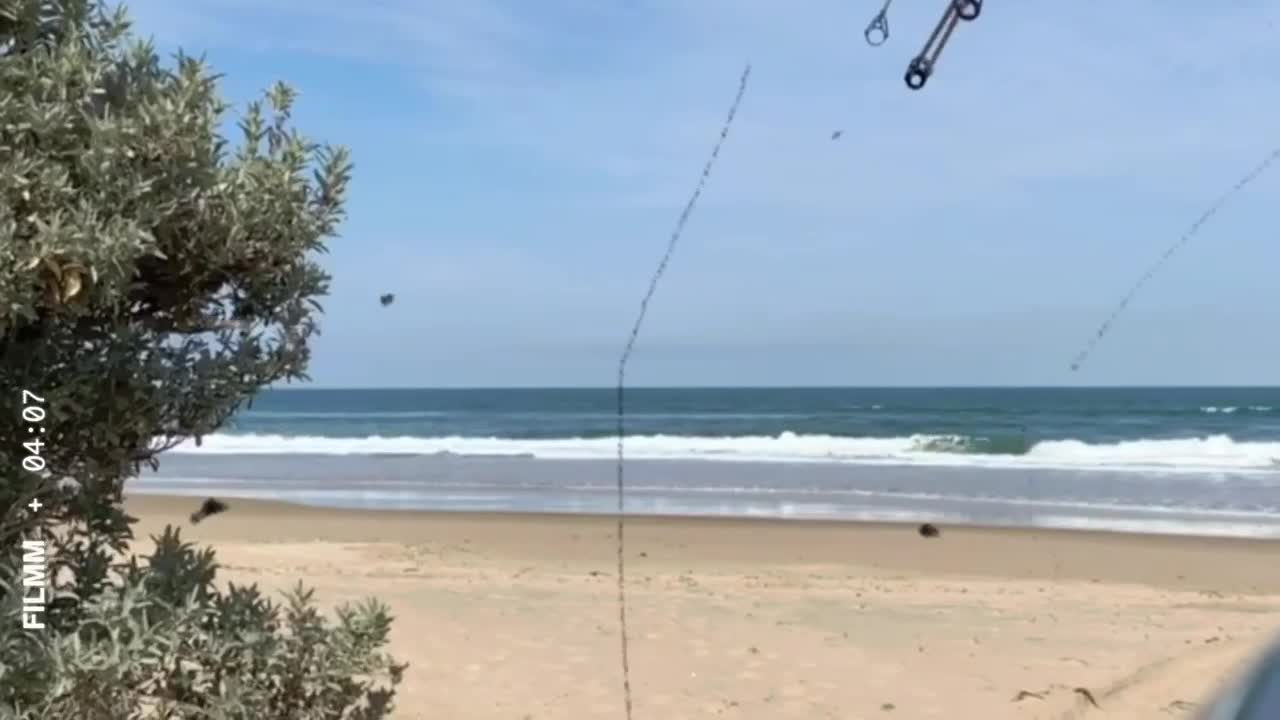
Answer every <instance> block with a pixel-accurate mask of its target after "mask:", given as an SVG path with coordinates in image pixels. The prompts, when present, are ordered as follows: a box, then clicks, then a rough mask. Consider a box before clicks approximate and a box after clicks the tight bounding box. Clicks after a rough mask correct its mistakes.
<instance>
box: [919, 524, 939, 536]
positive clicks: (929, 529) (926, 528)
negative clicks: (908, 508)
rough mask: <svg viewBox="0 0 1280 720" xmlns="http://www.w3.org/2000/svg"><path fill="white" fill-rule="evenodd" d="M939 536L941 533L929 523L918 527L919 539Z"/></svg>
mask: <svg viewBox="0 0 1280 720" xmlns="http://www.w3.org/2000/svg"><path fill="white" fill-rule="evenodd" d="M941 534H942V533H941V532H940V531H939V530H938V528H936V527H934V526H933V525H931V524H930V523H925V524H923V525H921V526H920V537H927V538H935V537H938V536H939V535H941Z"/></svg>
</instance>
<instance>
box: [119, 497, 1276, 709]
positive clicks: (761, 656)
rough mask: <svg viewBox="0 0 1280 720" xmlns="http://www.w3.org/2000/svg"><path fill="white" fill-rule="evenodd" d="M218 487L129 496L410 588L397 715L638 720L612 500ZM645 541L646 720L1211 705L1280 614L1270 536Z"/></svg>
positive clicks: (222, 550)
mask: <svg viewBox="0 0 1280 720" xmlns="http://www.w3.org/2000/svg"><path fill="white" fill-rule="evenodd" d="M197 504H198V502H197V500H196V499H193V498H168V497H155V496H134V497H131V498H130V499H129V502H128V506H129V510H130V512H131V513H132V514H134V515H136V516H137V517H139V518H140V522H139V524H138V526H137V532H138V536H139V537H140V538H145V537H146V535H148V534H151V533H155V532H158V531H159V530H160V529H161V528H162V527H163V526H164V525H165V524H167V523H172V524H176V525H181V526H182V527H183V535H184V537H189V538H191V539H194V540H197V541H200V542H212V543H214V545H215V547H216V548H217V551H218V557H219V559H220V561H221V562H222V564H223V566H224V567H223V570H222V573H221V577H222V578H223V579H224V580H234V581H236V582H256V583H258V584H259V585H260V586H263V587H265V588H268V589H272V590H283V589H285V588H287V587H288V586H290V585H292V584H293V583H294V582H296V581H297V580H302V581H303V582H304V583H306V584H308V585H310V586H313V587H314V588H316V590H317V596H318V598H319V599H320V600H321V602H323V603H324V604H325V605H326V606H328V605H332V604H333V603H336V602H341V601H348V600H359V599H361V598H363V597H366V596H370V595H374V596H377V597H379V598H381V599H383V600H384V601H386V602H387V603H389V604H390V605H391V607H392V609H393V611H394V613H395V615H396V623H395V629H394V642H393V648H392V649H393V652H394V653H395V654H396V655H397V657H398V658H399V659H401V660H404V661H408V662H409V663H411V667H410V668H409V671H408V673H407V677H406V679H405V682H404V684H403V685H402V686H401V691H400V694H399V698H398V708H399V709H398V712H397V714H396V717H398V718H402V719H404V720H409V719H418V718H422V719H424V720H425V719H427V718H430V719H432V720H437V719H439V718H449V719H452V718H476V719H479V720H487V719H489V718H494V719H497V718H503V719H506V720H522V719H533V720H543V719H548V718H566V719H577V718H622V717H623V701H622V693H621V674H620V670H619V657H618V656H619V641H618V610H617V606H616V584H615V583H616V576H615V562H616V548H615V543H614V521H613V520H612V519H611V518H607V517H603V518H602V517H585V516H560V515H514V514H512V515H504V514H445V513H429V512H400V511H358V510H329V509H319V508H308V507H302V506H293V505H287V504H281V503H272V502H264V501H247V500H230V501H229V504H230V510H229V511H228V512H226V513H223V514H221V515H217V516H215V517H213V518H210V519H208V520H206V521H205V522H203V523H201V524H199V525H197V526H194V527H193V526H191V525H190V522H189V520H188V515H189V514H190V513H191V512H192V511H193V510H194V509H195V507H196V506H197ZM626 541H627V543H626V558H627V580H628V588H629V600H630V607H629V622H630V626H631V639H630V650H631V670H632V684H633V693H634V703H635V706H634V711H635V717H636V718H655V719H656V718H662V719H663V720H674V719H676V718H704V717H724V718H761V719H764V718H771V719H788V718H793V719H795V720H800V719H801V718H803V719H805V720H808V719H810V718H842V719H845V718H873V717H896V718H944V717H945V718H955V717H966V718H967V717H972V718H992V719H1000V718H1072V717H1077V718H1092V717H1099V718H1102V717H1106V718H1169V717H1190V716H1191V714H1192V711H1193V710H1194V707H1195V704H1196V703H1198V702H1200V701H1201V700H1202V699H1203V697H1204V696H1205V695H1206V694H1207V693H1208V692H1209V691H1211V690H1212V689H1213V687H1214V685H1215V684H1216V683H1217V682H1219V681H1220V680H1221V679H1222V678H1223V677H1224V676H1226V675H1227V674H1228V673H1230V672H1231V671H1232V670H1233V669H1234V668H1235V667H1237V666H1238V665H1239V664H1240V663H1241V662H1243V661H1245V660H1247V659H1249V658H1250V657H1251V656H1252V655H1253V654H1254V653H1255V652H1256V651H1257V650H1258V649H1260V648H1261V646H1262V645H1263V644H1264V643H1265V642H1266V641H1267V640H1269V639H1270V637H1271V635H1272V633H1273V632H1275V631H1276V630H1277V629H1280V572H1277V571H1276V567H1277V559H1278V558H1280V543H1276V542H1270V541H1261V540H1236V539H1205V538H1192V537H1166V536H1155V535H1125V534H1115V533H1090V532H1074V531H1028V530H1006V529H994V528H953V527H946V526H943V527H942V534H941V537H938V538H934V539H925V538H922V537H920V536H919V535H918V534H917V532H916V528H915V527H914V526H905V525H882V524H867V523H835V522H786V521H770V520H721V519H683V518H632V519H629V520H628V523H627V532H626ZM147 547H148V544H147V543H145V542H141V543H139V545H138V549H139V550H140V551H142V552H146V551H147ZM1075 688H1085V689H1087V690H1089V692H1090V693H1091V694H1092V696H1093V697H1094V698H1095V699H1096V701H1097V704H1098V707H1094V706H1092V705H1091V704H1090V703H1089V702H1088V701H1087V700H1086V699H1085V698H1084V697H1083V695H1082V694H1081V693H1078V692H1076V691H1075ZM1020 695H1021V697H1019V696H1020Z"/></svg>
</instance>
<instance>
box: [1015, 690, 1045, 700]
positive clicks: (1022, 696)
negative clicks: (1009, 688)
mask: <svg viewBox="0 0 1280 720" xmlns="http://www.w3.org/2000/svg"><path fill="white" fill-rule="evenodd" d="M1027 698H1035V699H1037V700H1043V699H1044V693H1037V692H1031V691H1030V690H1019V691H1018V694H1017V695H1014V696H1013V701H1014V702H1021V701H1023V700H1026V699H1027Z"/></svg>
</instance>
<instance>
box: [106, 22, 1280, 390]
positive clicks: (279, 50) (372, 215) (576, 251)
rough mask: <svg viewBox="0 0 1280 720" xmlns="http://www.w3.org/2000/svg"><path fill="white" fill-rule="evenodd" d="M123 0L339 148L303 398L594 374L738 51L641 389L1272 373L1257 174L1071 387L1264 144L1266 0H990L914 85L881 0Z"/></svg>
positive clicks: (646, 268)
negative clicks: (333, 216)
mask: <svg viewBox="0 0 1280 720" xmlns="http://www.w3.org/2000/svg"><path fill="white" fill-rule="evenodd" d="M127 4H128V6H129V7H130V9H131V10H132V14H133V16H134V18H135V20H136V23H137V30H138V31H139V32H140V33H141V34H144V35H151V36H154V38H155V39H156V41H157V43H158V44H159V45H160V46H161V47H162V48H165V49H166V50H171V49H174V48H176V47H178V46H181V47H183V48H184V49H186V50H187V51H189V52H192V53H196V54H198V53H200V52H204V53H205V54H206V55H207V57H208V59H209V61H210V62H211V63H212V64H213V65H214V66H215V68H216V69H217V70H218V71H220V72H222V73H224V74H225V75H226V76H227V77H226V80H225V82H224V91H225V93H226V94H227V95H228V96H229V98H230V99H232V100H234V101H237V102H241V103H242V102H243V101H245V100H248V99H249V98H251V97H253V96H254V95H255V94H256V93H257V92H258V91H259V90H261V89H262V88H264V87H266V86H267V85H269V84H270V83H271V82H273V81H274V80H276V79H284V80H286V81H288V82H290V83H291V84H293V85H294V86H295V87H296V88H297V89H298V90H299V91H300V93H301V98H300V101H299V107H298V111H297V121H298V124H299V126H300V127H301V128H302V130H303V131H304V132H306V133H307V134H309V135H311V136H313V137H315V138H318V139H321V140H324V141H329V142H336V143H342V144H345V145H347V146H349V147H350V148H351V149H352V151H353V153H354V157H355V162H356V175H355V183H354V187H353V193H352V197H351V201H350V205H349V211H350V219H349V221H348V222H347V223H346V225H345V227H344V228H343V234H342V237H340V238H337V239H334V240H333V241H332V243H331V245H330V247H331V251H332V253H331V255H329V256H328V257H326V258H325V259H324V260H323V262H324V263H325V265H326V267H328V268H329V269H330V270H331V271H332V272H333V274H334V282H333V295H332V296H331V297H330V298H329V299H328V300H327V301H326V303H325V305H326V309H327V314H326V317H325V319H324V322H323V325H322V327H323V332H324V334H323V336H322V337H321V338H320V339H319V340H318V341H317V344H316V348H315V354H314V359H313V363H312V368H311V369H312V376H313V378H314V379H315V383H316V384H317V385H320V386H330V387H332V386H492V385H607V384H609V383H611V382H612V379H613V374H614V372H615V368H614V366H615V363H616V359H617V355H618V353H619V351H620V349H621V345H622V343H623V341H624V336H625V334H626V331H627V330H628V329H629V327H630V324H631V322H632V320H633V317H634V314H635V312H636V309H637V305H638V302H639V299H640V296H641V294H642V293H643V291H644V289H645V286H646V284H647V282H648V275H649V274H650V273H651V271H652V268H653V266H654V265H655V264H656V263H657V261H658V259H659V257H660V255H661V253H662V250H663V247H664V245H665V244H666V241H667V237H668V235H669V233H670V231H671V228H672V225H673V223H674V221H675V218H676V216H677V215H678V213H679V212H680V209H681V207H682V206H683V204H684V202H685V199H686V197H687V196H688V194H689V192H690V191H691V190H692V188H693V186H694V184H695V182H696V180H697V176H698V174H699V173H700V172H701V168H702V164H703V162H704V160H705V157H706V154H707V153H708V151H709V150H710V147H711V144H712V142H713V141H714V140H715V137H716V135H717V133H718V132H719V126H720V124H721V122H722V120H723V117H724V113H725V111H726V109H727V107H728V104H729V102H730V101H731V100H732V97H733V92H734V90H735V88H736V83H737V79H738V75H739V74H740V72H741V70H742V67H743V65H744V64H745V63H746V62H747V61H748V60H749V61H750V62H751V63H752V66H753V72H752V78H751V84H750V86H749V88H748V90H747V95H746V98H745V100H744V102H743V106H742V110H741V112H740V115H739V117H738V121H737V123H736V125H735V127H734V130H733V132H732V134H731V136H730V138H729V140H728V142H727V144H726V146H725V148H724V151H723V153H722V155H721V160H720V163H719V165H718V166H717V168H716V170H715V173H714V175H713V176H712V178H711V181H710V183H709V186H708V188H707V191H706V193H705V194H704V196H703V198H702V201H701V204H700V205H699V207H698V209H697V211H696V212H695V214H694V217H693V219H692V220H691V222H690V223H689V226H688V228H687V231H686V233H685V236H684V238H683V240H682V245H681V246H680V248H679V250H678V251H677V253H676V257H675V259H674V261H673V264H672V266H671V268H670V270H669V272H668V273H667V275H666V277H665V280H664V284H663V285H662V286H661V287H660V288H659V291H658V295H657V298H656V299H655V301H654V303H653V305H652V306H651V309H650V313H649V317H648V320H647V322H646V326H645V329H644V332H643V334H642V337H641V340H640V344H639V346H638V348H637V351H636V354H635V356H634V357H633V359H632V363H631V366H630V372H629V377H630V378H631V380H632V382H634V383H635V384H642V385H644V384H648V385H653V384H659V385H699V384H716V385H735V384H743V385H757V384H768V385H903V384H907V385H913V384H919V385H939V384H997V385H998V384H1165V383H1169V384H1184V383H1185V384H1219V383H1228V384H1230V383H1240V384H1276V383H1278V382H1280V333H1277V332H1276V329H1277V327H1280V282H1277V270H1278V269H1280V243H1278V242H1277V239H1278V238H1277V222H1278V221H1280V211H1278V210H1277V202H1276V199H1275V198H1276V196H1277V193H1278V192H1280V167H1277V168H1275V169H1274V173H1275V174H1274V175H1272V174H1268V175H1266V176H1263V177H1262V178H1261V179H1260V180H1258V181H1257V182H1256V183H1254V184H1253V185H1251V186H1250V188H1249V189H1247V190H1246V191H1244V192H1243V193H1241V194H1239V195H1237V196H1236V197H1235V198H1234V200H1233V201H1232V202H1231V203H1230V204H1229V205H1228V206H1227V207H1226V208H1225V209H1224V210H1223V212H1222V213H1221V214H1219V215H1218V216H1217V218H1216V219H1215V220H1213V221H1212V222H1211V223H1210V224H1209V225H1207V226H1205V228H1204V229H1203V230H1202V231H1201V233H1200V234H1199V236H1198V237H1197V238H1196V239H1195V240H1193V241H1192V242H1191V243H1190V244H1189V245H1188V246H1187V247H1186V248H1185V249H1184V250H1183V251H1182V252H1181V253H1180V254H1178V255H1177V256H1175V257H1174V259H1173V260H1172V261H1171V262H1170V263H1169V264H1168V265H1167V266H1166V267H1165V268H1164V270H1163V271H1162V272H1161V273H1160V274H1159V275H1158V276H1157V277H1156V278H1155V279H1154V280H1153V281H1152V282H1151V283H1150V284H1149V285H1148V287H1147V288H1146V289H1145V291H1144V292H1143V293H1142V294H1141V295H1140V296H1139V297H1138V298H1137V300H1136V301H1135V302H1134V304H1133V305H1132V306H1131V307H1130V309H1129V311H1128V312H1127V313H1126V314H1125V315H1124V316H1122V317H1121V319H1120V320H1119V322H1118V323H1117V325H1116V327H1115V328H1114V330H1113V332H1112V334H1111V336H1110V337H1108V338H1107V339H1106V341H1104V342H1103V343H1102V344H1101V345H1100V346H1099V348H1098V350H1097V352H1096V353H1095V355H1094V356H1093V358H1092V359H1091V360H1090V362H1089V363H1088V364H1087V365H1086V366H1085V368H1084V370H1082V371H1081V372H1080V373H1075V374H1072V373H1069V372H1068V371H1067V366H1068V364H1069V362H1070V360H1071V357H1072V356H1073V355H1074V354H1075V353H1076V352H1077V351H1078V350H1079V349H1080V348H1081V346H1082V345H1083V344H1084V342H1085V341H1086V340H1087V339H1088V337H1089V336H1090V334H1091V333H1092V332H1093V330H1094V328H1095V327H1096V326H1097V324H1098V323H1100V322H1101V321H1102V320H1103V319H1104V317H1105V316H1106V315H1107V314H1108V312H1109V311H1110V309H1111V306H1112V305H1114V303H1115V302H1116V301H1118V300H1119V298H1120V297H1121V296H1122V295H1123V294H1124V292H1125V290H1126V289H1127V288H1128V286H1129V285H1131V284H1132V283H1133V282H1134V281H1135V280H1136V279H1137V278H1138V277H1139V276H1140V275H1141V274H1142V273H1143V271H1144V270H1145V269H1146V267H1147V266H1149V265H1150V264H1151V263H1152V262H1154V261H1155V259H1156V258H1158V257H1159V256H1160V255H1161V253H1163V252H1164V250H1165V248H1166V247H1167V246H1168V245H1169V244H1171V243H1173V242H1174V241H1176V240H1177V238H1178V237H1179V236H1180V235H1181V234H1182V232H1183V231H1184V230H1185V229H1186V227H1187V226H1188V225H1189V224H1190V223H1191V222H1192V221H1193V220H1194V219H1195V218H1196V217H1197V216H1198V215H1199V214H1200V213H1201V212H1202V211H1203V210H1204V209H1205V208H1206V207H1207V205H1208V204H1209V203H1211V202H1212V201H1213V200H1214V199H1215V198H1216V197H1217V196H1219V195H1220V194H1221V193H1222V192H1223V191H1224V190H1226V189H1227V188H1228V187H1230V186H1231V185H1232V184H1234V183H1235V182H1236V181H1237V180H1238V179H1239V177H1240V176H1241V175H1243V174H1244V173H1245V172H1246V171H1247V170H1248V169H1249V168H1251V167H1253V166H1254V165H1256V164H1257V163H1258V162H1259V161H1260V160H1261V158H1262V157H1263V156H1265V155H1266V154H1267V153H1268V152H1270V151H1271V150H1272V149H1273V148H1274V147H1275V146H1277V145H1280V124H1277V121H1276V118H1277V117H1278V116H1280V99H1278V98H1277V96H1276V94H1275V88H1276V87H1277V82H1280V5H1277V4H1276V3H1275V2H1262V1H1261V0H1238V1H1234V2H1233V1H1231V0H1224V1H1223V2H1219V3H1203V2H1189V1H1185V2H1169V1H1168V0H1163V1H1160V0H1126V1H1125V2H1113V3H1104V2H1102V1H1101V0H1098V1H1096V2H1078V3H1061V2H1050V1H1049V0H1018V1H1017V2H1015V1H1013V0H1003V1H1002V0H993V1H992V2H989V3H987V5H988V7H987V8H986V10H985V12H984V14H983V16H982V18H981V19H980V20H979V21H978V22H976V23H973V24H971V25H965V26H962V27H961V28H960V29H959V30H958V31H957V33H956V35H955V36H954V37H953V39H952V41H951V43H950V45H949V46H948V47H947V50H946V53H945V55H944V56H943V59H942V62H941V66H940V68H939V70H938V72H937V74H936V75H935V76H934V78H933V79H932V80H931V82H930V84H929V86H928V87H927V88H926V89H925V90H924V91H922V92H919V93H912V92H910V91H908V90H907V89H906V88H905V87H904V86H903V84H902V73H903V70H904V68H905V66H906V63H907V61H908V60H909V59H910V57H911V56H912V55H913V54H914V53H915V52H917V50H918V48H919V46H920V44H921V43H922V42H923V41H924V39H925V37H926V36H927V35H928V33H929V31H930V30H931V29H932V26H933V24H934V22H936V19H937V17H938V15H939V14H940V13H941V10H942V6H943V4H944V3H943V0H897V2H896V3H895V7H893V8H892V10H891V16H890V25H891V31H892V33H893V34H892V36H891V38H890V39H889V41H888V43H886V44H885V45H883V46H881V47H879V48H869V47H867V46H866V45H865V43H864V42H863V39H862V29H863V27H865V25H866V23H867V22H868V20H869V19H870V18H871V16H872V15H873V14H874V13H875V11H876V10H877V9H878V7H879V5H880V1H879V0H801V1H798V2H782V1H781V0H536V1H534V0H435V1H432V2H428V1H427V0H366V1H365V2H351V1H350V0H270V1H266V2H264V1H263V0H182V2H174V1H173V0H134V1H133V2H130V3H127ZM836 129H841V130H843V131H844V136H843V137H842V138H841V139H840V140H839V141H837V142H832V141H831V140H830V139H829V138H830V135H831V132H832V131H833V130H836ZM382 292H394V293H396V295H397V302H396V303H395V304H394V305H393V306H391V307H390V308H387V309H383V308H381V307H379V306H378V303H377V296H378V295H379V294H380V293H382Z"/></svg>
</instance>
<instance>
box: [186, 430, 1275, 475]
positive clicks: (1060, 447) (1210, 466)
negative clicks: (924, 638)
mask: <svg viewBox="0 0 1280 720" xmlns="http://www.w3.org/2000/svg"><path fill="white" fill-rule="evenodd" d="M616 443H617V441H616V439H614V438H611V437H605V438H553V439H506V438H477V437H382V436H373V437H366V438H330V437H317V436H282V435H254V434H248V435H226V434H217V435H210V436H208V437H206V438H204V442H203V445H202V446H201V447H196V446H195V444H194V443H193V442H190V441H188V442H186V443H184V444H182V445H180V446H178V447H177V448H175V449H174V450H173V452H179V453H210V454H222V455H256V454H319V455H454V456H462V457H475V456H483V457H522V456H523V457H533V458H540V459H548V460H597V459H611V458H614V457H616V453H617V444H616ZM953 445H954V443H948V438H947V437H945V436H930V435H913V436H909V437H891V438H851V437H836V436H831V435H797V434H795V433H790V432H784V433H782V434H780V435H777V436H773V437H770V436H739V437H694V436H676V435H648V436H635V437H629V438H627V441H626V451H627V457H629V458H631V459H635V460H644V459H649V460H711V461H716V460H718V461H737V462H785V463H799V462H817V463H847V464H864V465H926V466H959V467H991V468H1044V469H1067V470H1070V469H1107V470H1134V471H1164V472H1179V471H1188V472H1204V471H1219V472H1280V442H1251V441H1236V440H1233V439H1232V438H1230V437H1228V436H1226V435H1213V436H1209V437H1202V438H1187V439H1150V440H1126V441H1122V442H1116V443H1096V444H1091V443H1086V442H1083V441H1080V440H1043V441H1041V442H1039V443H1036V444H1035V445H1034V446H1033V447H1032V448H1031V449H1030V450H1029V451H1028V452H1027V453H1025V454H1022V455H997V454H977V453H964V452H954V451H953V452H948V451H946V450H945V449H942V450H940V448H950V447H952V446H953Z"/></svg>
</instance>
